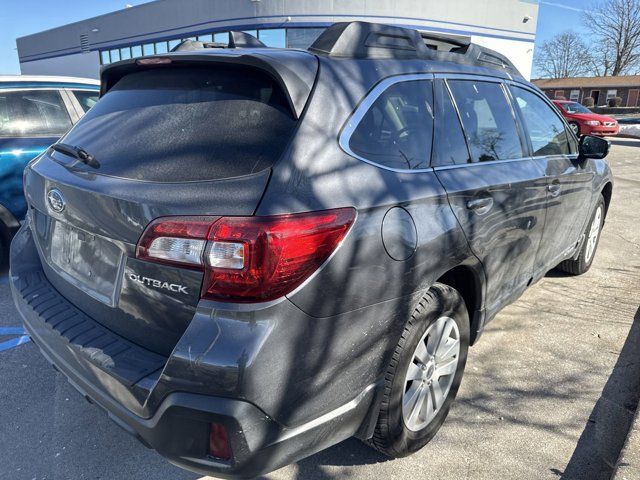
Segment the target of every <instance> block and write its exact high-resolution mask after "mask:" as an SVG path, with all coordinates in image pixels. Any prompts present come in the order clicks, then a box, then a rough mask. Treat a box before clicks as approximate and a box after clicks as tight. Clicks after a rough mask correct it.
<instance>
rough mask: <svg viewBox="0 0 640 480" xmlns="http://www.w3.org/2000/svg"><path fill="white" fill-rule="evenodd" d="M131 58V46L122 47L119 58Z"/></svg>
mask: <svg viewBox="0 0 640 480" xmlns="http://www.w3.org/2000/svg"><path fill="white" fill-rule="evenodd" d="M130 58H131V48H130V47H124V48H121V49H120V60H128V59H130Z"/></svg>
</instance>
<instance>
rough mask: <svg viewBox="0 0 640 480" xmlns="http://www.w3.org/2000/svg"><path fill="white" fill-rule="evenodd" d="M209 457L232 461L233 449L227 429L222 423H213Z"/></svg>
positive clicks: (210, 432)
mask: <svg viewBox="0 0 640 480" xmlns="http://www.w3.org/2000/svg"><path fill="white" fill-rule="evenodd" d="M209 455H210V456H211V457H215V458H219V459H221V460H231V447H230V446H229V436H228V435H227V429H226V428H225V426H224V425H222V424H220V423H212V424H211V427H210V430H209Z"/></svg>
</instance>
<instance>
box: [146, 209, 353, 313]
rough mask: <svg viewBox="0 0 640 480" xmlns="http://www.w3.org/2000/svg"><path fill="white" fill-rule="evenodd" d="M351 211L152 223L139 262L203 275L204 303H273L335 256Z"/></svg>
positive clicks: (346, 227) (175, 220)
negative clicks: (143, 261)
mask: <svg viewBox="0 0 640 480" xmlns="http://www.w3.org/2000/svg"><path fill="white" fill-rule="evenodd" d="M355 217H356V212H355V210H354V209H353V208H340V209H335V210H324V211H320V212H308V213H296V214H290V215H276V216H270V217H222V218H211V217H165V218H159V219H156V220H154V221H153V222H151V224H149V226H148V227H147V228H146V230H145V231H144V233H143V234H142V237H140V241H139V242H138V247H137V251H136V252H137V255H136V256H137V257H138V258H141V259H144V260H148V261H152V262H158V263H164V264H169V265H176V266H183V267H187V268H194V269H199V270H202V271H203V272H204V278H203V282H202V292H201V296H202V298H208V299H213V300H222V301H237V302H264V301H269V300H274V299H276V298H279V297H281V296H283V295H286V294H287V293H289V292H291V291H292V290H294V289H295V288H297V287H298V286H299V285H300V284H302V282H304V281H305V280H306V279H307V278H309V276H310V275H311V274H312V273H313V272H315V271H316V270H317V269H318V267H320V265H322V264H323V263H324V262H325V261H326V260H327V258H329V256H330V255H331V254H332V253H333V252H334V251H335V249H336V248H337V247H338V245H339V244H340V242H341V241H342V239H343V238H344V237H345V235H346V234H347V232H348V231H349V228H350V227H351V225H352V224H353V221H354V220H355Z"/></svg>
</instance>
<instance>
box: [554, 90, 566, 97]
mask: <svg viewBox="0 0 640 480" xmlns="http://www.w3.org/2000/svg"><path fill="white" fill-rule="evenodd" d="M554 98H557V99H562V98H564V90H556V95H555V97H554Z"/></svg>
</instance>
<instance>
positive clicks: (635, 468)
mask: <svg viewBox="0 0 640 480" xmlns="http://www.w3.org/2000/svg"><path fill="white" fill-rule="evenodd" d="M639 413H640V405H639V406H638V408H637V409H636V416H635V419H634V421H633V425H632V426H631V429H630V430H629V434H628V435H627V440H626V442H625V445H624V447H623V449H622V452H620V458H618V463H617V466H616V471H615V472H614V474H613V476H612V477H611V479H612V480H637V479H639V478H640V415H639Z"/></svg>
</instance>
